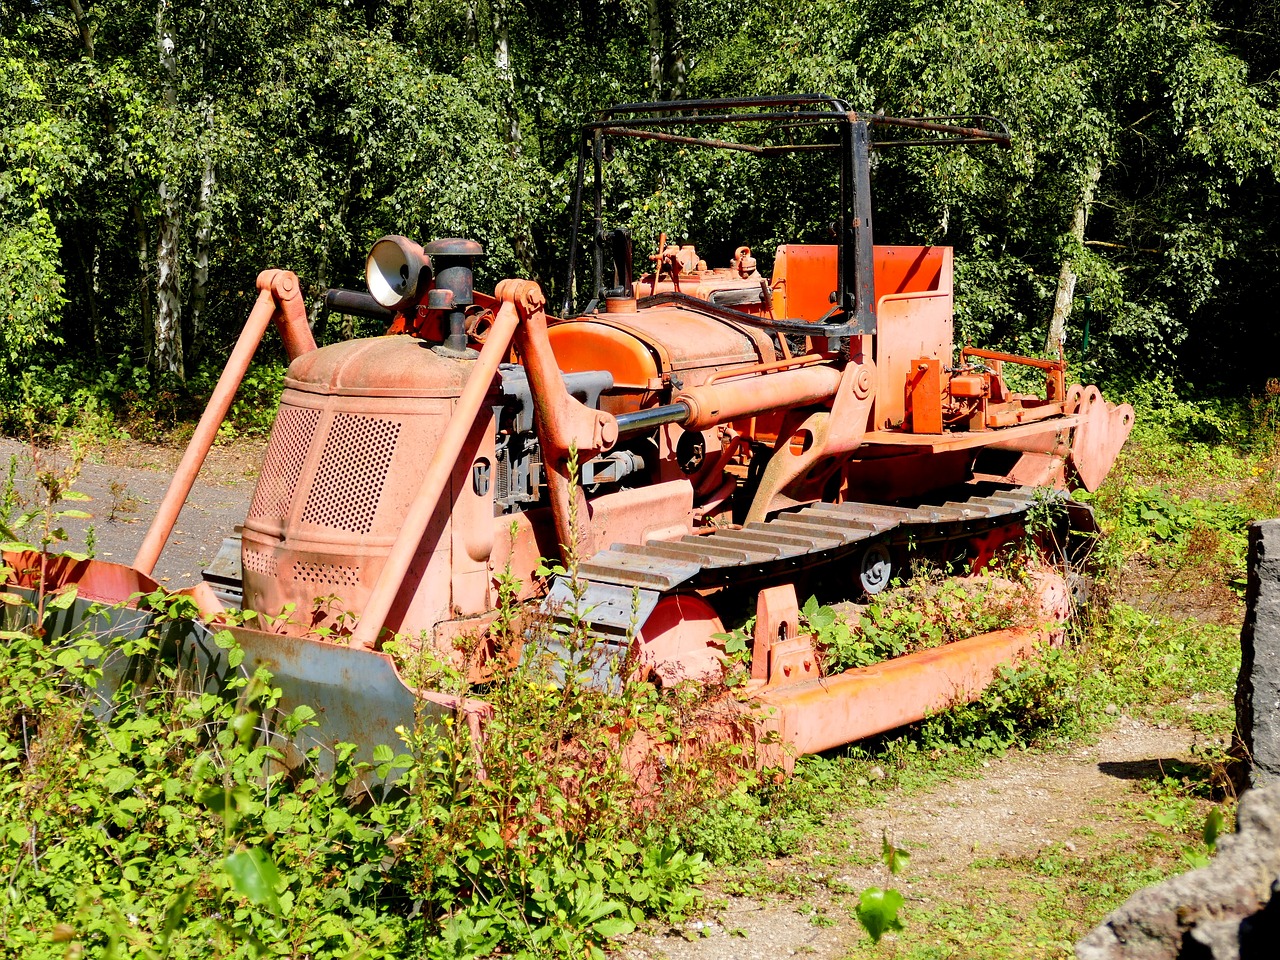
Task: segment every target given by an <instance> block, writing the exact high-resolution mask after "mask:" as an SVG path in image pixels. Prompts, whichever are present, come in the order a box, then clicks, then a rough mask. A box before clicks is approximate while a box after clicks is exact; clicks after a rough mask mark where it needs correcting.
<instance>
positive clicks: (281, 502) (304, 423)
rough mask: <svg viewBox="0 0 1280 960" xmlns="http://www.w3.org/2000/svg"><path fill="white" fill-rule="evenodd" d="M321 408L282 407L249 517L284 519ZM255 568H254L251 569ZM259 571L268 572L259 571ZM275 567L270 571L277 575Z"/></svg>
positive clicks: (259, 571)
mask: <svg viewBox="0 0 1280 960" xmlns="http://www.w3.org/2000/svg"><path fill="white" fill-rule="evenodd" d="M319 420H320V411H319V410H311V409H308V408H306V407H281V408H280V413H279V414H277V416H276V422H275V425H274V426H273V427H272V428H271V443H270V444H269V445H268V446H267V456H266V458H265V460H264V461H263V464H262V475H261V476H260V477H259V478H258V489H257V490H256V491H254V494H253V503H252V504H251V505H250V507H249V519H251V520H253V519H257V518H258V517H280V518H283V517H284V516H286V515H287V514H288V512H289V506H290V504H292V503H293V494H294V491H295V490H296V489H297V486H298V476H299V474H300V473H301V472H302V462H303V460H304V459H305V458H306V456H307V450H308V448H309V447H310V446H311V438H312V437H313V436H315V432H316V424H317V423H318V422H319ZM250 569H253V568H250ZM255 572H257V573H267V571H265V570H257V571H255ZM274 574H275V570H274V568H273V569H272V570H271V572H270V573H269V574H268V575H269V576H274Z"/></svg>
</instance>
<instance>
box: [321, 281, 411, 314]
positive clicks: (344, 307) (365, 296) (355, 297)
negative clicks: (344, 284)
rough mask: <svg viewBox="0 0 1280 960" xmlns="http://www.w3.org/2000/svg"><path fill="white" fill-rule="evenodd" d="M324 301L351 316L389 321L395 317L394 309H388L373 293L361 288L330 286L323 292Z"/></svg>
mask: <svg viewBox="0 0 1280 960" xmlns="http://www.w3.org/2000/svg"><path fill="white" fill-rule="evenodd" d="M324 302H325V303H326V304H327V305H328V306H329V307H330V308H332V309H334V310H337V311H338V312H339V313H348V314H350V315H351V316H353V317H367V318H368V319H370V320H386V321H387V322H388V323H390V322H391V320H392V318H394V317H395V315H396V312H395V311H394V310H388V309H387V308H386V307H384V306H383V305H382V304H380V303H379V302H378V301H377V300H375V299H374V298H373V294H371V293H365V292H363V291H361V290H343V289H341V288H339V287H330V288H329V289H328V290H326V291H325V293H324Z"/></svg>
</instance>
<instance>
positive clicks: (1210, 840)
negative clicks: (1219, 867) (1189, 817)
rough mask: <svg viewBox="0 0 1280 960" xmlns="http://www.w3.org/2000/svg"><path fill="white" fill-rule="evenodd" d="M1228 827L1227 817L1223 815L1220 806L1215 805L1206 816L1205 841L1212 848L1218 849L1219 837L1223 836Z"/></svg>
mask: <svg viewBox="0 0 1280 960" xmlns="http://www.w3.org/2000/svg"><path fill="white" fill-rule="evenodd" d="M1226 828H1227V818H1226V817H1224V816H1223V815H1222V810H1221V809H1220V808H1218V807H1214V808H1213V809H1212V810H1210V811H1209V815H1208V816H1206V817H1205V818H1204V842H1205V844H1206V845H1207V846H1208V847H1209V849H1210V850H1215V849H1217V846H1218V837H1220V836H1222V832H1223V831H1224V830H1226Z"/></svg>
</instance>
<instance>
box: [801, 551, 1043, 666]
mask: <svg viewBox="0 0 1280 960" xmlns="http://www.w3.org/2000/svg"><path fill="white" fill-rule="evenodd" d="M1010 572H1011V574H1012V575H1015V576H1016V574H1013V573H1012V571H1010ZM1034 607H1035V600H1034V597H1033V596H1032V593H1031V590H1030V587H1029V586H1028V585H1026V584H1020V583H1018V582H1016V581H1014V582H1011V581H1002V580H997V579H991V578H976V579H972V580H960V579H957V578H954V577H947V576H945V575H944V573H943V572H942V571H939V570H921V571H918V572H917V574H916V575H915V576H914V577H912V578H911V579H910V580H909V581H907V582H906V583H905V584H902V585H900V586H898V587H896V588H894V589H892V590H887V591H885V592H883V593H879V594H876V595H875V596H874V597H872V598H871V599H870V603H868V604H867V606H865V607H864V608H862V609H861V611H860V612H859V613H858V614H857V615H856V619H852V618H846V617H842V616H840V615H839V614H837V613H836V611H835V610H833V609H832V608H831V607H827V606H822V605H820V604H819V603H818V601H817V599H816V598H813V597H810V598H809V600H808V601H807V602H806V603H805V605H804V608H803V609H802V610H801V621H802V622H803V624H804V626H805V628H806V629H807V630H810V631H812V632H813V633H814V634H815V635H816V638H817V646H818V649H819V650H820V651H821V652H822V656H823V663H824V667H825V669H826V671H827V672H828V673H838V672H840V671H842V670H848V669H850V668H851V667H865V666H869V665H870V664H873V663H879V662H880V661H882V660H888V659H890V658H892V657H900V656H903V655H904V654H907V653H913V652H915V651H918V650H927V649H929V648H931V647H937V646H941V645H942V644H944V643H950V642H952V641H955V640H963V639H965V638H966V637H972V636H976V635H978V634H980V633H988V632H990V631H992V630H1001V629H1005V628H1008V627H1013V626H1016V625H1018V624H1022V623H1026V622H1028V621H1029V620H1030V619H1032V616H1033V613H1034Z"/></svg>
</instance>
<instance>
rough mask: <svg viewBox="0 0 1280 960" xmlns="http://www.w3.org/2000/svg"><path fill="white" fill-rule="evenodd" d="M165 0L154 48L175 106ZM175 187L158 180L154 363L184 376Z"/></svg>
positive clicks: (158, 11)
mask: <svg viewBox="0 0 1280 960" xmlns="http://www.w3.org/2000/svg"><path fill="white" fill-rule="evenodd" d="M168 6H169V4H168V0H160V2H159V3H158V4H157V5H156V50H157V53H158V54H159V56H160V66H161V69H162V70H163V71H164V75H165V78H166V79H165V88H164V100H165V105H166V106H167V107H169V108H170V109H171V110H174V109H176V107H177V99H178V96H177V74H178V64H177V59H176V58H175V57H174V39H173V33H172V31H171V30H170V27H169V17H168ZM176 194H177V190H176V188H175V186H174V184H173V183H172V182H171V180H170V177H169V176H168V174H167V173H166V175H165V176H164V177H163V178H162V179H161V181H160V225H159V228H158V229H157V231H156V234H157V243H156V319H155V345H156V349H155V363H156V368H157V369H158V370H160V371H162V372H164V373H171V374H173V375H174V376H176V377H177V378H178V379H179V380H184V379H186V370H185V369H184V366H183V362H182V282H181V281H182V278H181V272H180V267H181V260H180V250H179V240H180V237H181V233H182V222H181V211H180V209H179V207H178V200H177V196H176Z"/></svg>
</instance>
